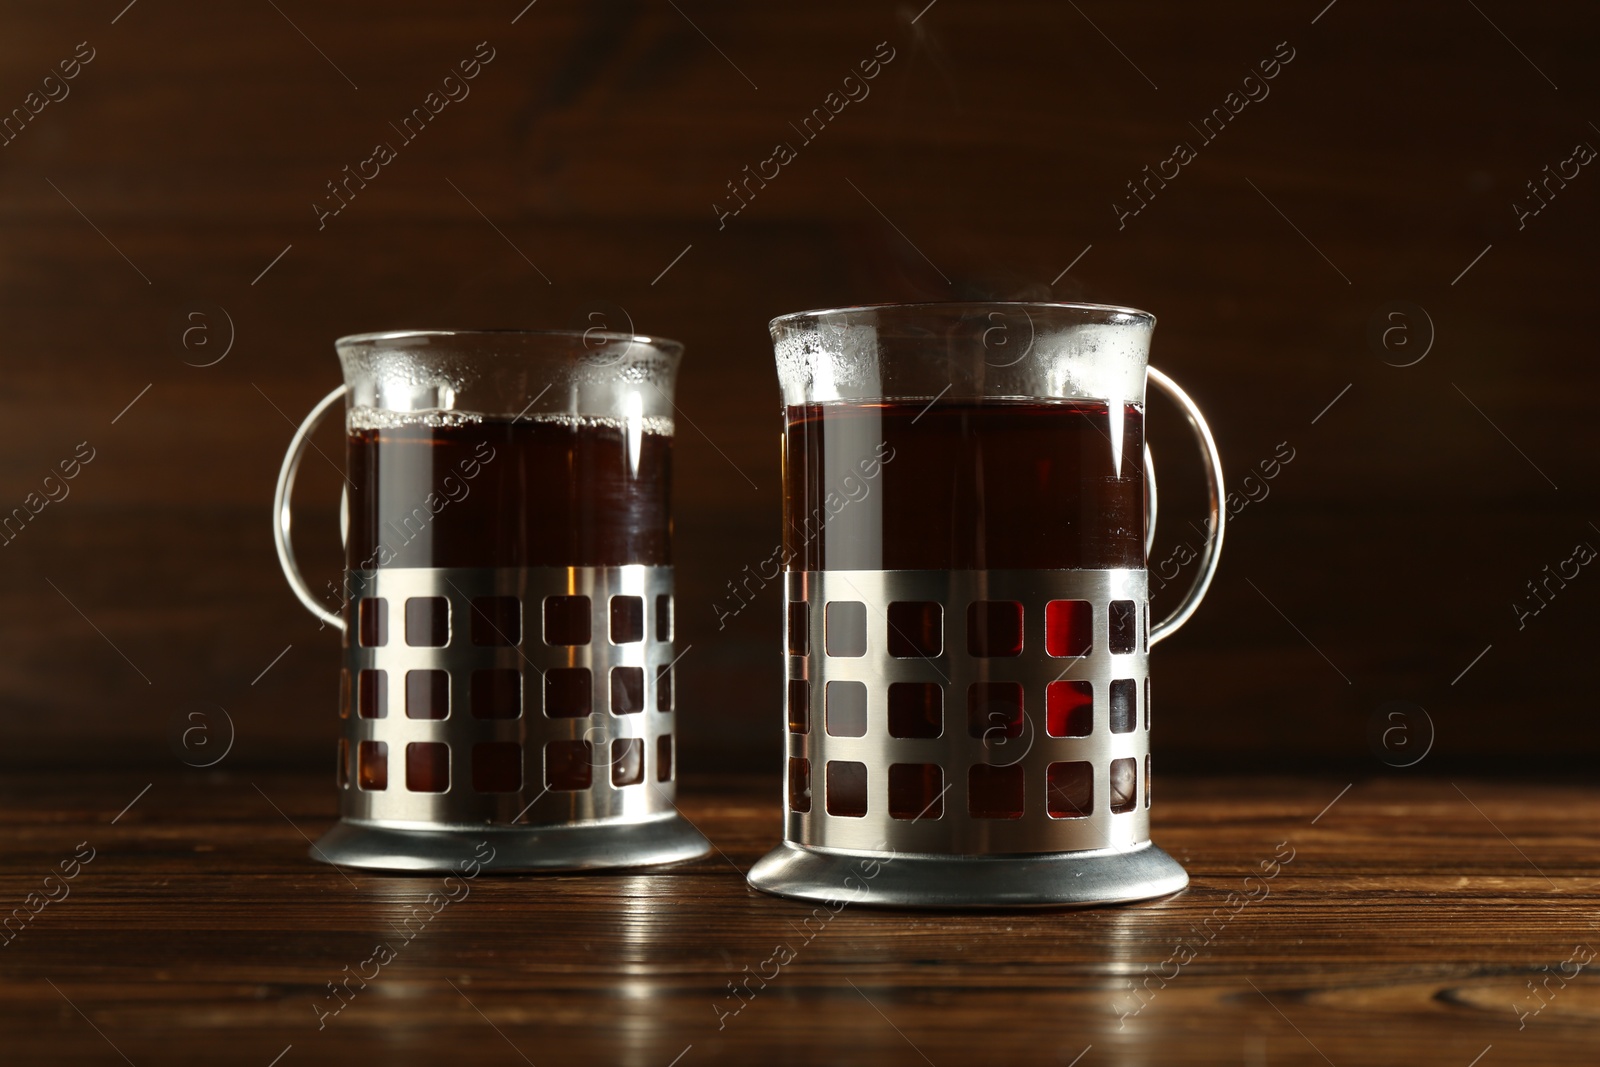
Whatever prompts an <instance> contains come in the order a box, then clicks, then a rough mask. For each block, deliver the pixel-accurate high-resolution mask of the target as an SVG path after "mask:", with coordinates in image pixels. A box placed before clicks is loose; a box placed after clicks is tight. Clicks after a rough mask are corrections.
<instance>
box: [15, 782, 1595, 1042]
mask: <svg viewBox="0 0 1600 1067" xmlns="http://www.w3.org/2000/svg"><path fill="white" fill-rule="evenodd" d="M152 779H153V780H152ZM147 783H149V784H150V788H149V789H148V790H146V788H145V787H146V784H147ZM1158 790H1159V794H1158V799H1157V805H1156V809H1155V814H1156V816H1157V817H1156V838H1157V840H1158V841H1159V842H1160V843H1162V844H1163V845H1164V846H1165V847H1166V848H1167V849H1168V850H1169V851H1171V852H1172V853H1173V855H1175V856H1177V857H1178V858H1179V859H1180V860H1181V861H1182V862H1183V863H1184V864H1185V865H1186V866H1187V867H1188V869H1189V871H1190V873H1191V875H1192V876H1193V885H1192V886H1191V888H1190V889H1189V890H1187V891H1186V892H1185V893H1182V894H1180V895H1179V896H1177V897H1175V898H1172V899H1168V900H1164V901H1158V902H1154V903H1149V904H1143V905H1137V906H1131V907H1119V908H1105V909H1097V910H1088V911H1053V912H1035V913H987V914H948V913H944V914H913V913H896V912H885V911H874V910H869V909H866V908H860V907H845V908H844V909H843V910H842V911H840V912H839V913H838V914H837V915H835V916H833V917H831V918H829V919H827V920H826V921H822V920H820V919H812V920H811V921H809V922H808V921H807V920H808V917H810V916H812V915H813V909H812V908H810V907H807V906H803V905H800V904H795V903H790V902H788V901H783V900H778V899H774V898H770V897H765V896H762V895H759V894H757V893H754V892H752V891H751V890H749V889H747V888H746V887H745V884H744V880H743V877H742V872H743V871H744V870H745V869H747V868H748V867H749V865H750V864H751V863H752V862H753V861H754V860H755V859H756V857H757V856H758V855H760V854H761V852H762V851H764V850H765V849H766V848H768V847H769V846H770V845H771V844H772V843H773V841H774V838H775V835H776V833H777V830H778V807H777V803H776V789H775V788H774V786H773V783H771V782H768V781H765V780H759V781H756V780H742V781H741V780H732V779H721V780H714V781H702V782H689V783H686V786H685V788H684V790H683V793H684V798H683V801H682V803H683V808H684V811H685V812H686V814H687V815H688V816H689V818H691V819H692V820H693V821H694V822H695V823H696V824H698V825H699V826H700V827H701V828H702V829H704V831H705V832H706V833H707V834H708V835H709V836H710V837H711V839H712V840H713V841H714V842H715V843H716V845H717V848H718V851H717V853H714V854H713V855H711V856H710V857H709V858H707V859H705V860H702V861H700V862H697V863H692V864H688V865H685V866H681V867H677V868H672V869H666V870H659V871H654V872H650V873H637V874H603V875H590V876H584V877H576V876H545V877H492V876H482V877H479V878H477V879H475V880H473V881H471V882H470V883H458V884H457V885H456V886H453V887H451V892H452V894H453V895H454V896H455V897H457V898H459V899H456V900H454V901H452V902H448V903H444V904H442V905H441V904H439V903H438V901H439V900H446V899H447V898H446V897H445V896H444V895H443V894H444V890H445V888H446V887H445V884H444V882H443V880H442V879H440V878H437V877H375V876H371V875H366V874H361V873H357V872H354V871H349V872H341V871H338V870H335V869H333V868H330V867H326V866H323V865H321V864H317V863H313V862H311V861H310V860H308V859H307V858H306V838H307V836H308V835H309V836H313V837H314V836H315V835H316V834H318V833H319V832H321V831H322V830H323V829H324V828H325V827H326V826H327V825H328V823H329V821H330V818H331V814H332V810H333V808H332V805H333V796H332V789H331V783H330V782H327V781H324V780H322V779H321V778H320V777H308V776H289V775H282V774H271V773H261V774H251V773H247V772H230V773H210V774H207V773H205V772H192V773H190V774H189V776H187V777H180V776H176V775H166V774H162V775H156V776H139V777H126V776H97V777H91V776H86V775H72V776H54V777H51V776H36V777H26V776H21V777H18V776H13V777H10V778H8V779H7V780H6V781H5V782H4V783H3V785H0V803H3V806H4V807H3V810H4V816H3V818H4V825H5V833H4V835H3V838H0V849H3V855H4V861H3V864H0V872H3V873H0V901H3V902H4V907H5V909H6V910H7V911H9V910H10V909H11V908H13V907H19V906H24V901H25V899H26V897H27V895H28V894H29V893H30V892H39V893H41V894H43V893H44V892H45V891H46V888H47V886H46V882H45V879H46V875H48V874H49V873H50V872H52V871H59V870H61V869H62V863H63V861H65V862H66V867H65V870H66V871H68V872H74V873H75V877H73V878H72V879H71V880H70V881H63V880H60V879H53V880H51V881H50V882H49V883H48V891H49V892H50V893H51V894H53V895H55V896H57V897H62V899H59V900H57V901H55V902H53V903H49V904H45V905H43V906H42V908H41V910H39V911H38V912H37V914H34V915H33V918H32V919H31V921H29V922H28V923H27V924H26V925H24V926H22V928H21V930H20V932H17V931H16V924H15V923H13V924H12V926H11V928H10V932H11V934H12V940H10V941H9V943H7V944H6V946H5V947H4V948H0V1050H3V1052H0V1062H4V1063H6V1064H8V1065H9V1064H35V1063H50V1064H56V1065H62V1067H67V1065H78V1064H83V1065H95V1067H104V1065H112V1064H117V1063H120V1062H122V1061H124V1060H126V1061H127V1062H129V1063H132V1064H137V1065H139V1067H145V1065H147V1064H176V1063H205V1064H218V1063H227V1064H250V1065H259V1067H268V1065H269V1064H274V1063H276V1064H278V1065H280V1067H298V1065H301V1064H306V1063H313V1062H318V1063H321V1062H326V1063H335V1062H338V1063H345V1064H351V1063H359V1064H379V1063H381V1064H385V1065H389V1064H412V1063H416V1064H443V1063H451V1064H456V1063H462V1064H474V1065H477V1064H483V1065H498V1064H505V1065H516V1064H520V1063H531V1064H537V1065H538V1067H549V1065H562V1064H627V1065H634V1064H637V1065H646V1067H668V1065H669V1064H673V1063H676V1064H679V1065H681V1067H698V1065H700V1064H708V1063H752V1062H763V1063H824V1064H834V1063H874V1064H877V1063H893V1064H924V1063H931V1064H936V1065H938V1067H945V1065H949V1064H960V1063H986V1064H987V1063H1018V1064H1021V1063H1028V1064H1032V1063H1039V1064H1055V1065H1063V1067H1064V1065H1067V1064H1074V1063H1075V1064H1078V1065H1080V1067H1095V1065H1098V1064H1109V1063H1128V1064H1163V1065H1166V1064H1191V1063H1192V1064H1201V1063H1243V1064H1247V1065H1249V1064H1269V1063H1270V1064H1283V1063H1323V1062H1324V1061H1326V1062H1329V1063H1333V1064H1337V1065H1339V1067H1345V1065H1348V1064H1359V1063H1373V1064H1408V1065H1409V1064H1448V1065H1452V1067H1468V1065H1469V1064H1474V1063H1476V1064H1481V1065H1482V1067H1498V1065H1502V1064H1533V1063H1562V1064H1573V1063H1589V1062H1593V1061H1594V1055H1595V1051H1596V1049H1597V1048H1600V982H1597V981H1596V980H1595V979H1594V978H1593V977H1591V975H1590V974H1589V973H1588V971H1587V969H1584V970H1582V971H1581V973H1578V972H1579V971H1580V968H1581V967H1582V966H1583V964H1584V963H1586V962H1587V960H1588V959H1589V958H1590V957H1593V956H1594V955H1595V950H1594V948H1593V947H1591V946H1595V945H1597V944H1600V922H1597V920H1600V910H1597V908H1596V885H1597V881H1596V877H1595V873H1596V872H1595V860H1594V856H1595V852H1594V828H1595V826H1596V823H1597V820H1600V792H1597V791H1596V790H1595V789H1594V788H1591V787H1583V786H1576V785H1529V784H1508V783H1504V782H1486V781H1470V780H1458V781H1456V782H1450V781H1444V780H1431V779H1408V778H1404V777H1401V776H1395V777H1391V778H1384V779H1376V780H1366V781H1357V782H1355V783H1354V784H1353V785H1351V786H1349V787H1348V788H1347V787H1346V781H1345V780H1344V779H1342V778H1341V779H1331V778H1329V779H1316V780H1304V781H1302V780H1286V779H1259V778H1258V779H1241V778H1227V779H1203V780H1201V779H1190V780H1175V779H1168V780H1165V781H1163V782H1161V783H1159V784H1158ZM135 798H137V799H135ZM130 801H133V803H132V804H130ZM80 842H87V846H86V847H80V845H79V843H80ZM91 849H92V850H93V851H92V856H93V858H92V859H89V860H88V862H87V863H84V862H83V857H87V856H89V855H90V850H91ZM75 855H77V856H78V857H79V858H78V859H77V860H76V861H75V860H74V859H73V857H74V856H75ZM1291 857H1292V858H1291ZM1274 859H1276V861H1277V862H1276V863H1274V862H1271V861H1273V860H1274ZM1263 871H1265V872H1267V874H1266V876H1263V874H1262V872H1263ZM1252 873H1254V874H1256V875H1257V876H1258V877H1257V878H1255V879H1252V880H1250V881H1247V878H1249V877H1250V876H1251V875H1252ZM430 893H433V894H439V896H438V897H436V898H435V904H434V909H437V910H436V912H435V911H434V910H433V909H429V908H428V907H427V905H426V904H425V902H426V900H427V898H428V896H429V894H430ZM463 893H464V895H463ZM63 894H66V895H65V896H63ZM1230 894H1233V895H1232V896H1230ZM34 906H38V901H37V900H35V902H34ZM418 908H422V909H423V910H422V911H420V912H419V911H417V909H418ZM24 913H26V911H25V912H24ZM419 915H420V916H426V917H427V918H426V921H424V920H423V919H422V918H417V917H416V916H419ZM408 920H409V921H408ZM379 942H383V943H385V944H386V945H387V946H389V947H390V949H391V951H392V952H393V954H394V955H393V958H392V959H390V960H387V961H386V962H380V960H381V958H380V960H375V959H374V947H375V946H376V945H377V944H378V943H379ZM780 945H781V946H787V947H788V949H789V952H790V953H792V955H793V959H792V960H790V961H789V962H787V964H786V965H779V964H777V963H775V962H771V961H773V960H774V959H775V958H776V959H785V958H787V955H788V953H782V954H778V955H777V956H776V957H775V952H776V950H777V948H778V946H780ZM1191 955H1192V957H1193V958H1192V959H1190V958H1188V957H1189V956H1191ZM359 970H365V972H366V973H367V974H368V975H371V974H372V973H373V971H374V970H376V971H377V975H376V977H373V978H372V979H371V980H370V981H366V982H365V984H364V986H363V984H362V982H361V980H360V979H359V978H357V979H351V980H350V982H349V985H348V988H349V989H350V990H351V992H349V993H346V994H344V995H343V996H342V997H335V996H333V995H331V994H330V992H329V986H328V983H329V982H338V981H342V980H344V979H345V978H346V977H347V976H348V975H350V974H351V973H353V972H357V971H359ZM757 972H761V973H764V974H766V975H767V976H768V977H767V979H766V980H765V981H764V982H763V981H762V979H760V978H753V979H749V980H748V984H747V985H745V986H744V988H745V989H748V990H749V991H748V992H743V993H742V994H741V995H738V996H736V995H734V994H733V993H731V992H730V983H736V984H738V983H744V982H745V981H746V978H747V976H748V975H750V974H752V973H757ZM1574 974H1576V976H1575V977H1572V976H1573V975H1574ZM1134 983H1138V984H1139V986H1140V988H1142V989H1144V990H1146V992H1144V994H1143V995H1142V996H1139V995H1136V994H1135V993H1134V992H1133V989H1132V987H1133V985H1134ZM1532 987H1538V988H1539V993H1538V995H1536V994H1535V993H1534V992H1533V991H1532ZM341 1005H342V1007H341ZM334 1008H339V1010H338V1011H337V1013H336V1014H332V1013H331V1010H332V1009H334ZM324 1012H329V1014H325V1015H324V1014H322V1013H324ZM319 1020H320V1023H321V1026H320V1028H319Z"/></svg>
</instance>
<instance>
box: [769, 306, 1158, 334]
mask: <svg viewBox="0 0 1600 1067" xmlns="http://www.w3.org/2000/svg"><path fill="white" fill-rule="evenodd" d="M1006 308H1021V309H1050V310H1060V311H1078V312H1091V313H1099V314H1101V315H1106V316H1126V317H1129V318H1134V319H1139V320H1142V321H1144V322H1147V323H1148V324H1149V325H1151V326H1154V325H1155V324H1156V317H1155V315H1154V314H1153V313H1151V312H1149V311H1145V310H1143V309H1141V308H1136V307H1129V306H1126V305H1122V304H1091V303H1086V302H1081V301H1075V300H915V301H909V302H904V303H902V302H897V301H888V302H885V303H879V304H851V305H845V306H842V307H831V308H814V309H812V310H809V311H790V312H786V313H785V314H782V315H779V316H777V317H776V318H774V319H771V320H770V321H768V323H767V329H768V330H770V331H776V330H778V329H780V328H785V327H792V326H794V325H796V324H798V323H801V322H804V321H806V320H808V319H824V318H828V317H835V316H844V315H852V314H859V313H862V312H881V311H902V310H903V311H913V310H915V311H932V310H935V309H943V310H949V311H953V312H967V313H970V312H974V311H980V310H995V309H1006Z"/></svg>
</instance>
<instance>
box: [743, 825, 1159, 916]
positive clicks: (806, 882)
mask: <svg viewBox="0 0 1600 1067" xmlns="http://www.w3.org/2000/svg"><path fill="white" fill-rule="evenodd" d="M749 881H750V885H751V886H753V887H754V888H756V889H759V890H761V891H762V892H764V893H772V894H775V895H777V896H780V897H790V898H792V899H795V900H806V901H813V902H816V903H819V904H826V905H828V906H830V907H832V908H834V909H835V910H837V908H838V907H840V906H843V905H845V904H863V905H866V906H868V907H886V908H939V909H946V908H961V909H974V908H1048V907H1083V906H1088V905H1094V904H1125V903H1128V902H1130V901H1135V900H1149V899H1151V898H1153V897H1163V896H1167V895H1169V894H1172V893H1176V892H1178V891H1179V890H1180V889H1182V888H1184V887H1185V886H1187V885H1188V884H1189V875H1188V873H1187V872H1186V871H1184V869H1183V867H1181V866H1180V865H1179V864H1178V861H1177V860H1175V859H1173V858H1172V857H1171V856H1169V855H1167V854H1166V853H1165V852H1163V851H1162V850H1161V849H1159V848H1157V847H1156V846H1155V845H1149V844H1147V845H1143V846H1141V847H1139V848H1136V849H1132V850H1129V851H1120V850H1117V849H1096V850H1093V851H1083V852H1055V853H1041V854H1037V855H1030V856H1015V855H1014V856H930V855H926V854H923V855H907V854H904V853H900V854H896V853H884V852H856V851H836V850H833V849H819V848H806V847H804V846H802V845H795V844H792V843H788V842H785V843H784V844H782V845H779V846H778V847H777V848H775V849H773V850H772V851H771V852H769V853H767V854H766V855H765V856H763V857H762V858H761V859H760V860H759V861H758V862H757V863H756V865H755V866H754V867H752V868H751V869H750V876H749Z"/></svg>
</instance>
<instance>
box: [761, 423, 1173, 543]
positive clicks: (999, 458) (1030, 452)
mask: <svg viewBox="0 0 1600 1067" xmlns="http://www.w3.org/2000/svg"><path fill="white" fill-rule="evenodd" d="M1111 414H1112V412H1111V409H1110V408H1109V407H1108V405H1107V404H1105V403H1103V402H1095V401H1081V400H1072V401H1066V400H1062V401H1047V400H960V401H947V402H939V401H935V402H933V403H929V402H928V401H926V400H894V401H877V402H871V403H837V402H836V403H828V404H806V405H796V406H791V407H790V408H789V409H788V411H787V419H786V423H785V429H784V437H783V441H784V455H783V475H784V527H783V534H784V546H785V549H786V551H785V558H786V559H787V560H788V561H789V562H788V566H789V569H791V570H986V569H995V570H1006V569H1017V570H1023V569H1029V570H1031V569H1066V568H1080V567H1081V568H1113V567H1143V566H1144V565H1145V556H1144V415H1143V411H1142V409H1141V408H1140V407H1139V406H1137V405H1134V404H1128V405H1125V406H1124V407H1123V410H1122V411H1121V412H1119V414H1120V415H1121V418H1120V419H1118V420H1113V419H1112V418H1111ZM1114 421H1115V422H1119V423H1120V425H1114V424H1113V423H1114Z"/></svg>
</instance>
